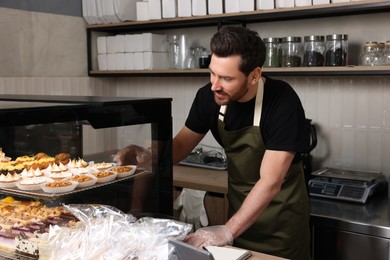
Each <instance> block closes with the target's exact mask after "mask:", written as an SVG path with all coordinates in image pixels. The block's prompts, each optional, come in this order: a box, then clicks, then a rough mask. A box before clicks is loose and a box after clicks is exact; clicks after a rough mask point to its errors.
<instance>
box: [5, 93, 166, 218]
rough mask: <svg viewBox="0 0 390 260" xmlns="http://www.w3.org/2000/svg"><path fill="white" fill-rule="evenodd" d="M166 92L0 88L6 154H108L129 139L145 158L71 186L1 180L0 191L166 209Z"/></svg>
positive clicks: (107, 158) (91, 158)
mask: <svg viewBox="0 0 390 260" xmlns="http://www.w3.org/2000/svg"><path fill="white" fill-rule="evenodd" d="M171 102H172V100H171V99H170V98H128V97H98V96H37V95H0V118H1V120H0V147H3V152H5V153H6V154H7V156H10V157H12V158H15V157H17V156H22V155H31V154H29V153H38V152H43V153H46V154H48V155H50V156H55V154H57V153H60V152H65V153H69V154H70V155H71V158H82V159H83V160H85V161H86V162H88V163H91V162H92V163H93V162H95V163H96V162H107V163H108V162H110V163H111V162H113V158H114V156H115V155H116V153H117V152H118V151H119V150H121V149H123V148H124V147H126V146H128V145H130V144H133V145H138V146H140V147H144V148H147V149H148V150H149V151H150V155H151V160H149V163H148V164H147V166H146V167H145V165H143V166H142V167H140V166H139V165H138V166H137V165H135V166H137V169H136V173H135V174H132V175H131V176H127V177H124V178H116V179H115V180H112V181H110V182H106V183H96V184H95V185H93V186H90V187H88V188H76V189H75V190H73V191H71V192H63V193H45V192H44V191H42V190H40V191H32V192H31V191H21V190H18V189H17V188H0V194H1V195H0V196H7V195H12V196H18V197H24V198H34V199H40V200H44V201H46V202H49V203H54V202H56V203H58V202H60V203H98V204H106V205H112V206H114V207H116V208H118V209H120V210H122V211H124V212H126V213H133V214H153V215H164V216H172V214H173V212H172V197H173V196H172V152H171V151H172V115H171Z"/></svg>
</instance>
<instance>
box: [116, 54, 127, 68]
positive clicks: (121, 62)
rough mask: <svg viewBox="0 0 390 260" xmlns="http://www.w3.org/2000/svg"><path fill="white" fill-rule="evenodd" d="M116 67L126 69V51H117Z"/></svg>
mask: <svg viewBox="0 0 390 260" xmlns="http://www.w3.org/2000/svg"><path fill="white" fill-rule="evenodd" d="M115 69H116V70H124V69H125V53H124V52H121V53H115Z"/></svg>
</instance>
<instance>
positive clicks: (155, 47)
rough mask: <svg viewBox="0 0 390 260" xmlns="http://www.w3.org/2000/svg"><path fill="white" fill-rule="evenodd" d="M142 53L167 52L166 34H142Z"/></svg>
mask: <svg viewBox="0 0 390 260" xmlns="http://www.w3.org/2000/svg"><path fill="white" fill-rule="evenodd" d="M142 42H143V44H142V47H143V49H142V51H144V52H145V51H153V52H167V51H168V39H167V35H166V34H154V33H143V34H142Z"/></svg>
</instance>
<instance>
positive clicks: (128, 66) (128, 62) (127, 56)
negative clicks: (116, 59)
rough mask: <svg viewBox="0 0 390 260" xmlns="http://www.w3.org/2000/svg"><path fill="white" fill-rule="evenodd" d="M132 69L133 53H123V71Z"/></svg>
mask: <svg viewBox="0 0 390 260" xmlns="http://www.w3.org/2000/svg"><path fill="white" fill-rule="evenodd" d="M133 69H134V53H125V70H133Z"/></svg>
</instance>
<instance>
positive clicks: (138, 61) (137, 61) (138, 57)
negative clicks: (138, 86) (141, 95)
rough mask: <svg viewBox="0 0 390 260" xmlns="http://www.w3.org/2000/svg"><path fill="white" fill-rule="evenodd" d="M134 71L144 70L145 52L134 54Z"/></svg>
mask: <svg viewBox="0 0 390 260" xmlns="http://www.w3.org/2000/svg"><path fill="white" fill-rule="evenodd" d="M134 69H135V70H143V69H144V53H143V52H134Z"/></svg>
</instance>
